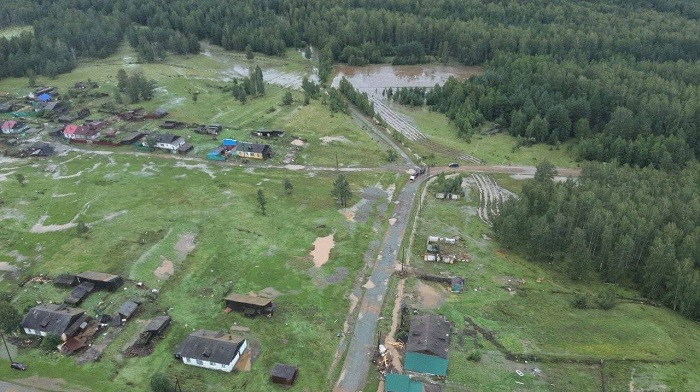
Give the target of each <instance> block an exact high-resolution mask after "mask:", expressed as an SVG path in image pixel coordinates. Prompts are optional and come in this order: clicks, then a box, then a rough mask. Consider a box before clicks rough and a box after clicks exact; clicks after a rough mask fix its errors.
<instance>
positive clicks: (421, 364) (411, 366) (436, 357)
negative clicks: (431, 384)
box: [404, 314, 450, 376]
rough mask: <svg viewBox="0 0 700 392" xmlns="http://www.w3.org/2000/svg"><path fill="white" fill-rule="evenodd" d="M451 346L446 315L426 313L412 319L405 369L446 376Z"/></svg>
mask: <svg viewBox="0 0 700 392" xmlns="http://www.w3.org/2000/svg"><path fill="white" fill-rule="evenodd" d="M449 347H450V322H449V321H447V319H446V318H445V317H444V316H439V315H436V314H426V315H420V316H416V317H414V318H413V320H411V326H410V327H409V330H408V341H407V342H406V356H405V360H404V369H406V370H409V371H412V372H418V373H425V374H432V375H436V376H444V375H446V374H447V356H448V349H449Z"/></svg>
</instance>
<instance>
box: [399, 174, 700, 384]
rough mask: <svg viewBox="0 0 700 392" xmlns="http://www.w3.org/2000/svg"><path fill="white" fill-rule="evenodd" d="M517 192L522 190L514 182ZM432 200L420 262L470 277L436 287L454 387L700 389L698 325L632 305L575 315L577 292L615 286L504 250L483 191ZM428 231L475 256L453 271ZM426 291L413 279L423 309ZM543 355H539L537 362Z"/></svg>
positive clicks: (414, 257)
mask: <svg viewBox="0 0 700 392" xmlns="http://www.w3.org/2000/svg"><path fill="white" fill-rule="evenodd" d="M509 188H511V189H512V190H517V189H513V188H515V187H514V186H513V185H512V184H511V186H509ZM429 194H430V193H429ZM429 194H428V196H427V198H426V200H425V202H424V204H423V205H422V210H421V213H420V216H419V217H418V218H417V220H418V225H417V231H416V234H415V237H414V243H413V247H412V248H411V252H410V253H411V257H410V263H411V265H412V266H413V267H414V268H418V269H419V270H421V271H427V272H430V273H438V274H439V273H446V274H449V275H456V276H462V277H464V278H465V280H466V290H465V292H464V293H461V294H452V293H448V292H447V291H446V289H445V288H442V287H440V285H437V284H429V286H430V287H432V291H434V293H436V294H437V295H439V296H440V298H441V301H440V302H439V304H438V306H437V307H436V309H435V311H437V312H438V313H440V314H444V315H446V316H447V317H448V318H449V319H450V321H451V322H452V323H453V326H454V330H453V333H452V341H451V351H450V365H449V369H448V373H447V380H446V385H447V390H448V391H453V390H454V391H461V390H463V389H461V388H463V387H464V386H467V387H468V388H469V390H474V391H503V390H528V391H571V390H577V391H599V390H608V391H621V390H632V389H633V390H650V391H657V390H658V391H660V390H678V391H681V390H682V391H691V390H698V389H700V376H698V375H697V374H696V372H695V371H694V369H695V368H697V366H698V365H699V364H700V355H699V354H700V327H698V325H697V324H696V323H693V322H691V321H689V320H687V319H685V318H683V317H681V316H680V315H678V314H676V313H674V312H672V311H671V310H670V309H666V308H663V307H653V306H649V305H645V304H640V303H638V302H634V301H630V300H620V301H619V303H618V305H617V306H616V307H615V308H614V309H612V310H607V311H606V310H601V309H594V308H592V309H586V310H580V309H574V308H573V307H571V305H570V302H571V300H572V299H573V297H574V295H575V294H578V293H581V294H586V295H588V296H589V298H594V297H595V295H597V294H598V293H599V292H601V291H603V290H605V289H608V288H610V286H608V285H603V284H602V283H593V284H587V285H584V284H581V283H578V282H572V281H569V280H568V279H567V278H566V277H565V276H563V275H562V274H559V273H558V272H557V271H556V268H555V269H552V268H545V267H544V266H542V265H540V264H537V263H532V262H529V261H526V260H524V259H523V258H522V257H520V256H519V255H517V254H514V253H512V252H510V251H509V250H507V249H502V248H501V247H500V245H499V244H498V242H497V241H496V240H495V239H493V238H492V237H493V233H492V232H491V230H490V228H489V227H487V226H486V225H485V224H483V223H482V222H481V221H480V220H479V217H478V215H477V214H476V209H477V207H478V192H477V191H476V190H470V191H469V192H467V197H466V198H465V200H460V201H450V202H445V201H440V200H436V199H434V198H431V197H430V196H429ZM428 235H438V236H460V237H462V238H463V241H460V243H461V244H462V245H463V247H464V249H466V252H467V253H468V254H469V255H470V256H471V260H470V261H469V262H468V263H456V264H452V265H450V264H442V263H437V264H436V263H427V262H424V261H423V260H422V255H423V252H424V247H425V240H426V237H427V236H428ZM416 285H417V282H416V280H415V279H412V278H411V279H408V280H407V282H406V287H407V290H406V293H407V295H409V297H408V299H407V300H406V301H407V303H408V304H418V305H420V304H421V298H422V297H421V294H420V291H419V290H417V289H416V288H415V286H416ZM411 287H412V288H413V289H408V288H411ZM508 287H510V288H511V290H512V291H508ZM612 289H613V290H615V293H616V294H617V295H618V296H619V297H620V298H634V297H635V296H636V295H635V293H634V292H630V291H627V290H623V289H622V288H618V287H615V286H612ZM591 302H592V301H591ZM464 316H468V317H470V318H471V319H472V320H473V321H474V322H475V323H476V324H478V325H479V326H480V327H482V328H484V329H485V330H487V331H491V332H492V334H493V336H494V337H495V339H496V341H498V342H499V343H500V344H501V345H503V347H505V349H506V350H507V351H509V352H511V353H513V354H523V355H528V356H530V361H529V362H530V363H529V364H524V363H518V362H513V361H509V360H508V359H507V358H506V356H505V355H504V353H503V352H502V350H499V348H498V347H496V346H494V345H493V344H492V343H491V342H490V341H488V340H487V339H485V338H484V336H483V335H482V334H477V337H476V338H473V337H472V335H473V333H474V332H473V328H472V327H471V326H470V325H469V324H468V322H466V321H465V317H464ZM474 352H478V353H479V354H480V361H473V360H470V359H469V358H470V356H472V355H474V354H473V353H474ZM533 358H539V359H535V360H534V362H533ZM534 367H537V368H539V369H540V370H541V371H542V373H541V375H540V376H534V375H532V369H533V368H534ZM516 370H521V371H523V373H524V376H523V377H521V376H519V375H517V374H516V372H515V371H516ZM519 383H522V384H519Z"/></svg>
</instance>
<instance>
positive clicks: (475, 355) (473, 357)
mask: <svg viewBox="0 0 700 392" xmlns="http://www.w3.org/2000/svg"><path fill="white" fill-rule="evenodd" d="M467 359H468V360H470V361H472V362H481V351H479V350H472V351H470V352H469V355H467Z"/></svg>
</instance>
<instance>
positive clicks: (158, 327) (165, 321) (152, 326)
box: [144, 316, 171, 335]
mask: <svg viewBox="0 0 700 392" xmlns="http://www.w3.org/2000/svg"><path fill="white" fill-rule="evenodd" d="M170 320H171V318H170V316H158V317H155V318H153V319H151V321H149V322H148V325H146V328H145V329H144V332H149V333H151V334H153V335H161V334H163V332H165V329H166V328H168V325H170Z"/></svg>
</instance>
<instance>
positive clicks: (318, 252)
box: [311, 234, 335, 268]
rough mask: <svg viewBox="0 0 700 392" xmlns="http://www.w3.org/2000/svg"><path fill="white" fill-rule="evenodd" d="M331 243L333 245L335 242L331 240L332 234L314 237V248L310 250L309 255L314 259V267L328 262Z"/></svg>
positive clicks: (331, 247)
mask: <svg viewBox="0 0 700 392" xmlns="http://www.w3.org/2000/svg"><path fill="white" fill-rule="evenodd" d="M333 245H335V242H333V234H331V235H329V236H327V237H318V238H316V241H314V250H312V251H311V257H313V259H314V266H315V267H316V268H318V267H321V266H322V265H324V264H326V263H327V262H328V258H329V257H330V255H331V249H333Z"/></svg>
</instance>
